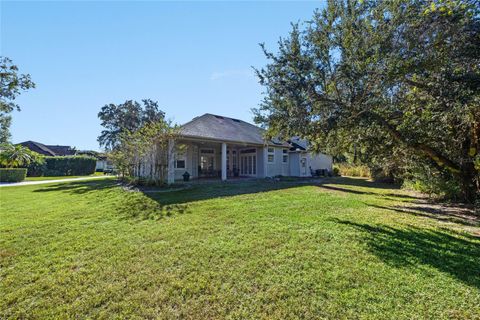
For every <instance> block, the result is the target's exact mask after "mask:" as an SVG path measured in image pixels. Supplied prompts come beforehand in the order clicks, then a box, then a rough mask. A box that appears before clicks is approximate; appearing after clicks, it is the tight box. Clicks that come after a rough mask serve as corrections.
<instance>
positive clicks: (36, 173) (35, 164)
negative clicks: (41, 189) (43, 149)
mask: <svg viewBox="0 0 480 320" xmlns="http://www.w3.org/2000/svg"><path fill="white" fill-rule="evenodd" d="M46 169H47V164H46V161H45V157H44V156H39V157H35V158H33V159H32V161H30V164H29V165H28V171H27V176H29V177H41V176H43V175H44V174H45V171H46Z"/></svg>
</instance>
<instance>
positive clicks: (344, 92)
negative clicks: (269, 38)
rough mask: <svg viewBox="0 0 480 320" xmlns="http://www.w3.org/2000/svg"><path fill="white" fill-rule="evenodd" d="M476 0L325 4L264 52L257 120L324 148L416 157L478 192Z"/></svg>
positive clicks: (470, 195)
mask: <svg viewBox="0 0 480 320" xmlns="http://www.w3.org/2000/svg"><path fill="white" fill-rule="evenodd" d="M479 8H480V5H479V2H478V1H473V0H462V1H422V0H408V1H405V0H401V1H400V0H391V1H353V0H350V1H329V2H328V5H327V7H326V8H325V9H324V10H322V11H318V12H316V13H315V14H314V16H313V19H312V20H311V21H309V22H307V23H306V24H305V26H304V27H300V26H298V25H294V26H293V30H292V32H291V33H290V34H289V35H288V36H287V37H286V38H284V39H281V40H280V41H279V47H278V52H276V53H271V52H269V51H267V50H266V49H265V48H264V52H265V54H266V56H267V58H268V59H269V63H268V64H267V65H266V66H265V67H264V68H262V69H259V70H257V74H258V76H259V79H260V82H261V84H262V85H263V86H265V88H266V91H265V99H264V101H263V103H262V104H261V105H260V106H259V108H257V109H256V110H255V112H256V121H257V122H259V123H262V124H263V125H264V126H265V127H267V128H268V129H269V132H270V133H271V134H280V135H283V136H292V135H299V136H302V137H305V138H308V139H309V140H311V141H313V142H314V143H315V144H316V145H317V146H328V147H329V148H331V149H334V148H336V147H339V145H342V144H345V143H347V144H348V143H350V144H353V143H357V144H360V145H361V146H362V148H363V149H364V150H367V152H368V153H370V154H371V155H372V157H374V156H375V155H381V156H383V157H389V156H390V157H394V156H395V155H398V154H402V155H405V154H413V155H415V156H417V157H418V158H419V159H421V161H425V163H428V164H429V165H430V166H431V167H433V168H435V169H436V170H438V171H440V172H442V173H444V174H446V175H448V176H451V177H452V178H453V179H456V181H458V182H459V184H460V185H461V187H462V192H463V196H464V198H465V199H467V200H473V199H474V198H475V194H477V195H478V194H479V193H480V182H479V181H478V179H479V172H480V171H479V170H480V9H479Z"/></svg>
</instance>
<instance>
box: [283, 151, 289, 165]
mask: <svg viewBox="0 0 480 320" xmlns="http://www.w3.org/2000/svg"><path fill="white" fill-rule="evenodd" d="M282 152H283V153H282V161H283V163H287V162H288V150H287V149H283V151H282Z"/></svg>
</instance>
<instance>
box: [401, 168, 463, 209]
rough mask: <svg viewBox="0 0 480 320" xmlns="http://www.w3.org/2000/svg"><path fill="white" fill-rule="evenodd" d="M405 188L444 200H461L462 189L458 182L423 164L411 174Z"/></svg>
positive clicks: (405, 182) (404, 185)
mask: <svg viewBox="0 0 480 320" xmlns="http://www.w3.org/2000/svg"><path fill="white" fill-rule="evenodd" d="M403 187H404V188H406V189H411V190H415V191H419V192H422V193H426V194H428V195H429V196H431V197H435V198H440V199H443V200H454V201H457V200H461V187H460V183H459V181H458V180H456V179H455V178H454V177H453V176H451V175H449V174H445V173H442V172H439V171H437V170H435V169H432V168H430V167H429V166H423V167H422V166H421V164H419V165H418V166H417V167H415V168H414V169H413V170H411V171H410V172H409V176H408V177H406V179H405V181H404V183H403Z"/></svg>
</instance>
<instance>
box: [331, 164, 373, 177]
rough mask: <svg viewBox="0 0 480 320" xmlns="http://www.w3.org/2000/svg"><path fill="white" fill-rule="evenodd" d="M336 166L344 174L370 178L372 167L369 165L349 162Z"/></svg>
mask: <svg viewBox="0 0 480 320" xmlns="http://www.w3.org/2000/svg"><path fill="white" fill-rule="evenodd" d="M335 168H336V169H337V171H338V173H339V174H340V175H342V176H347V177H364V178H370V177H371V174H370V169H369V168H368V167H367V166H362V165H351V164H347V163H338V164H335Z"/></svg>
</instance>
